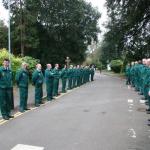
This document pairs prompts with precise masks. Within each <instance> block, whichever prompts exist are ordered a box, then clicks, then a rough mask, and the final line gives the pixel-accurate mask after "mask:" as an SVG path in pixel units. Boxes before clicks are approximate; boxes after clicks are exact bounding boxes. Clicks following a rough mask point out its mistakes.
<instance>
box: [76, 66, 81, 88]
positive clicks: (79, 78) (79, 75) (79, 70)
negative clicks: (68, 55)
mask: <svg viewBox="0 0 150 150" xmlns="http://www.w3.org/2000/svg"><path fill="white" fill-rule="evenodd" d="M76 78H77V87H79V86H80V85H81V69H80V65H77V71H76Z"/></svg>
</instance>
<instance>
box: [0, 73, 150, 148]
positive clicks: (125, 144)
mask: <svg viewBox="0 0 150 150" xmlns="http://www.w3.org/2000/svg"><path fill="white" fill-rule="evenodd" d="M95 78H96V79H95V81H94V82H91V83H88V84H86V85H83V86H82V87H80V88H77V89H75V90H73V91H72V92H70V93H68V94H66V95H64V96H62V97H60V98H59V99H57V100H54V101H53V102H50V103H47V104H46V105H43V106H41V107H40V108H38V109H35V110H31V111H29V112H27V113H25V114H23V115H21V116H19V117H17V118H15V119H13V120H10V121H8V122H6V123H5V124H2V125H0V150H11V149H12V148H14V147H15V146H16V145H17V144H25V145H32V146H39V147H44V150H149V149H150V127H148V126H147V119H148V118H150V115H147V114H146V113H145V108H146V106H145V105H144V104H143V101H140V97H139V96H138V95H137V93H136V92H135V91H134V90H133V89H131V88H130V87H127V86H126V85H125V84H124V80H123V79H120V78H118V77H114V76H108V75H104V74H102V75H99V74H96V77H95ZM19 150H27V149H21V148H20V149H19ZM28 150H31V149H28ZM35 150H36V149H35ZM37 150H38V148H37ZM39 150H40V149H39Z"/></svg>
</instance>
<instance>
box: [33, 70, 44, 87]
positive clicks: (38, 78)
mask: <svg viewBox="0 0 150 150" xmlns="http://www.w3.org/2000/svg"><path fill="white" fill-rule="evenodd" d="M43 82H44V76H43V73H42V71H39V70H35V71H34V72H33V74H32V83H33V85H35V86H36V87H37V86H41V85H42V84H43Z"/></svg>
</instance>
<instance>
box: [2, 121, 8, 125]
mask: <svg viewBox="0 0 150 150" xmlns="http://www.w3.org/2000/svg"><path fill="white" fill-rule="evenodd" d="M6 122H8V120H3V122H1V123H0V125H2V124H4V123H6Z"/></svg>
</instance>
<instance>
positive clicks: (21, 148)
mask: <svg viewBox="0 0 150 150" xmlns="http://www.w3.org/2000/svg"><path fill="white" fill-rule="evenodd" d="M11 150H44V147H37V146H30V145H23V144H18V145H16V146H15V147H14V148H12V149H11Z"/></svg>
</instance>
